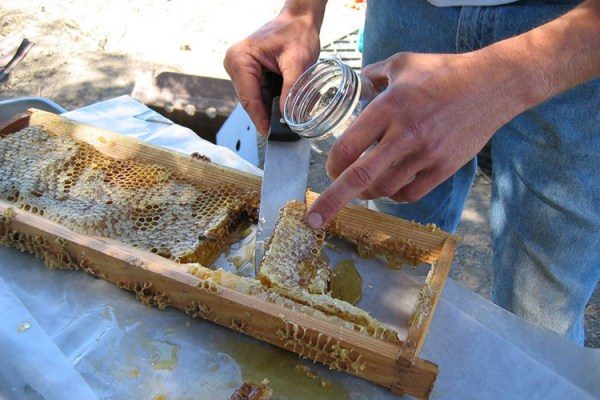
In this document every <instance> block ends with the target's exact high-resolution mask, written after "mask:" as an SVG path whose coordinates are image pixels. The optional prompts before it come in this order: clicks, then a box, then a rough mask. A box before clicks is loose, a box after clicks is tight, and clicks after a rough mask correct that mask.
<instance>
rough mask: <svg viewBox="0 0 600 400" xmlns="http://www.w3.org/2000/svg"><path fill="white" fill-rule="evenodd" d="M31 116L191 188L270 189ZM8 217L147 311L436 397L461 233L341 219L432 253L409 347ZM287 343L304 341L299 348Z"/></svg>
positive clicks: (355, 212) (4, 206) (23, 233)
mask: <svg viewBox="0 0 600 400" xmlns="http://www.w3.org/2000/svg"><path fill="white" fill-rule="evenodd" d="M29 114H30V124H31V125H37V126H40V127H42V128H44V129H46V130H47V131H49V132H53V133H55V134H60V135H70V136H72V137H73V138H75V139H76V140H78V141H83V142H87V143H89V144H91V145H92V146H94V147H95V148H96V149H97V150H99V151H101V152H102V153H104V154H106V155H108V156H111V157H114V158H121V159H123V158H130V157H136V158H137V159H139V160H141V161H146V162H153V163H158V164H162V165H164V166H166V167H168V168H169V169H171V170H173V171H176V172H178V173H180V174H183V175H184V176H186V177H189V180H190V181H202V182H204V183H206V182H208V183H222V182H229V183H232V184H235V185H238V186H240V187H246V188H253V189H257V190H260V184H261V180H260V178H259V177H257V176H254V175H251V174H247V173H244V172H240V171H237V170H234V169H231V168H226V167H222V166H218V165H215V164H211V163H208V162H205V161H202V160H198V159H193V158H192V157H190V156H187V155H184V154H181V153H178V152H175V151H171V150H167V149H164V148H160V147H156V146H153V145H150V144H147V143H144V142H141V141H139V140H136V139H133V138H128V137H124V136H122V135H119V134H117V133H114V132H110V131H107V130H104V129H99V128H94V127H91V126H87V125H82V124H78V123H75V122H72V121H69V120H67V119H66V118H63V117H60V116H57V115H54V114H51V113H47V112H44V111H40V110H29ZM117 143H118V146H117ZM317 196H318V194H316V193H313V192H307V203H308V204H311V203H312V202H313V201H314V200H315V199H316V197H317ZM2 215H4V217H3V218H4V221H5V222H4V224H5V228H4V229H5V230H9V231H10V232H4V234H5V235H8V234H10V235H15V234H16V235H17V236H18V237H20V240H21V243H29V244H25V245H23V244H21V245H20V247H21V249H22V250H28V251H31V252H35V253H37V254H38V255H40V254H43V255H44V257H45V258H46V261H47V262H49V263H51V264H52V263H55V264H57V265H61V262H62V263H63V264H64V263H65V262H66V263H67V264H68V265H69V266H71V267H72V268H77V269H83V270H85V271H87V272H89V273H92V274H94V275H97V276H99V277H101V278H102V279H105V280H108V281H110V282H113V283H116V284H117V285H119V286H121V287H125V288H127V289H129V290H134V291H136V293H137V294H138V297H140V298H141V299H142V300H144V296H145V297H146V301H145V302H146V303H149V304H154V305H158V306H165V305H169V306H172V307H175V308H178V309H180V310H184V311H186V312H188V313H191V314H192V315H194V316H200V317H203V318H206V319H209V320H212V321H214V322H216V323H218V324H221V325H223V326H225V327H228V328H231V329H234V330H237V331H240V332H243V333H245V334H247V335H250V336H252V337H255V338H257V339H259V340H262V341H265V342H268V343H271V344H273V345H276V346H279V347H281V348H284V349H286V350H290V351H293V352H295V353H297V354H301V355H303V356H307V357H308V358H311V359H313V360H315V361H319V362H321V363H324V364H326V365H331V364H332V362H333V361H335V351H339V349H345V350H347V352H348V354H353V356H352V357H353V359H352V360H351V361H355V360H360V364H361V368H357V367H356V366H355V364H357V363H354V362H353V363H341V364H340V369H342V370H343V371H345V372H348V373H350V374H353V375H356V376H359V377H361V378H364V379H366V380H369V381H371V382H374V383H377V384H379V385H382V386H385V387H387V388H390V389H391V391H392V392H393V393H395V394H409V395H412V396H415V397H418V398H428V397H429V394H430V392H431V389H432V387H433V384H434V382H435V378H436V375H437V366H436V365H435V364H432V363H430V362H428V361H424V360H421V359H419V358H418V355H419V352H420V349H421V347H422V345H423V343H424V340H425V337H426V334H427V331H428V328H429V324H430V322H431V319H432V318H433V314H434V311H435V308H436V305H437V302H438V300H439V297H440V295H441V292H442V290H443V287H444V283H445V280H446V278H447V275H448V271H449V268H450V265H451V264H452V260H453V258H454V252H455V249H456V246H457V243H458V238H457V237H456V236H454V235H451V234H448V233H445V232H442V231H440V230H437V229H434V228H432V227H426V226H421V225H417V224H415V223H411V222H408V221H403V220H400V219H398V218H393V217H390V216H387V215H384V214H380V213H377V212H374V211H371V210H368V209H365V208H363V207H358V206H353V205H350V206H347V207H345V208H344V210H343V211H342V212H341V213H340V214H339V215H338V217H337V219H336V227H337V228H338V230H339V231H342V232H345V236H347V237H348V238H350V239H354V240H361V238H364V237H365V235H367V236H368V238H369V241H370V243H374V244H379V245H382V246H385V245H386V244H389V243H397V242H403V243H410V244H411V245H412V246H416V247H417V248H420V249H422V250H423V251H421V252H418V253H417V255H416V257H417V258H418V261H422V262H430V263H432V268H431V270H430V272H429V275H428V276H427V279H426V283H425V285H424V286H423V288H422V289H421V291H420V292H419V297H418V300H417V304H416V307H415V311H414V313H413V314H414V315H413V317H412V318H411V321H410V325H409V329H408V334H407V337H406V339H405V341H404V342H400V343H390V342H388V341H385V340H383V339H377V338H374V337H369V336H366V335H364V334H361V333H358V332H355V331H353V330H351V329H347V328H344V327H340V326H338V325H337V324H335V323H333V322H328V321H324V320H320V319H318V318H315V317H313V316H310V315H305V314H303V313H300V312H298V311H294V310H290V309H285V308H282V307H279V306H276V305H275V304H273V303H270V302H268V301H266V300H262V299H258V298H255V297H252V296H249V295H247V294H244V293H239V292H236V291H234V290H232V289H229V288H227V287H223V286H219V285H216V286H215V285H211V286H210V287H207V286H206V285H203V282H202V279H201V278H198V277H196V276H194V275H191V274H189V273H187V272H186V271H182V269H181V267H180V265H179V264H177V263H175V262H172V261H170V260H167V259H164V258H162V257H160V256H157V255H155V254H152V253H150V252H145V251H140V250H137V249H134V248H132V247H129V246H126V245H123V244H121V243H119V242H117V241H114V240H111V239H106V238H99V237H91V236H85V235H81V234H78V233H75V232H73V231H70V230H68V229H66V228H64V227H62V226H60V225H58V224H56V223H54V222H51V221H49V220H47V219H45V218H43V217H40V216H38V215H34V214H32V213H29V212H27V211H23V210H15V209H14V204H12V203H9V202H7V201H2V200H0V216H2ZM0 225H1V224H0ZM0 237H2V231H1V226H0ZM23 240H25V242H23ZM16 247H19V246H16ZM53 260H54V261H53ZM125 282H134V283H135V284H125ZM250 315H251V316H252V318H249V316H250ZM292 328H293V329H292ZM292 331H293V332H292ZM298 332H301V335H298ZM286 335H287V336H290V335H291V336H294V338H293V339H294V345H293V346H291V345H290V342H291V341H290V340H288V339H290V338H288V337H287V336H286ZM336 348H337V350H336Z"/></svg>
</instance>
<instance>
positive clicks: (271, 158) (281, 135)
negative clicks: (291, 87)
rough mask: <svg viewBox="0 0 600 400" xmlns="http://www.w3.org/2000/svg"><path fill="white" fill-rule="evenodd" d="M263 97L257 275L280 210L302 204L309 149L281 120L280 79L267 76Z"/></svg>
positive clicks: (256, 258) (277, 76) (306, 178)
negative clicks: (266, 117)
mask: <svg viewBox="0 0 600 400" xmlns="http://www.w3.org/2000/svg"><path fill="white" fill-rule="evenodd" d="M263 77H264V78H265V79H266V82H267V90H266V91H263V98H264V99H265V101H266V102H267V104H270V105H271V118H270V123H269V135H268V139H267V147H266V151H265V164H264V168H263V180H262V187H261V191H260V210H259V214H258V229H257V231H256V243H255V252H254V267H255V272H256V275H257V276H258V273H259V271H260V264H261V262H262V259H263V257H264V252H265V245H266V243H268V241H269V238H270V237H271V235H272V234H273V228H274V227H275V222H276V220H277V217H278V215H279V210H280V209H281V208H282V207H283V205H284V204H285V203H287V202H288V201H290V200H299V201H302V202H304V201H305V194H306V184H307V182H308V167H309V165H310V156H311V149H310V145H309V143H308V140H307V139H304V138H301V137H300V136H298V134H296V133H295V132H293V131H292V130H291V129H290V128H289V127H288V126H287V125H286V124H285V121H284V120H283V118H282V117H281V112H280V109H279V95H280V94H281V84H282V82H283V79H282V78H281V76H279V75H275V74H271V73H266V74H264V76H263Z"/></svg>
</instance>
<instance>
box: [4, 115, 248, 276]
mask: <svg viewBox="0 0 600 400" xmlns="http://www.w3.org/2000/svg"><path fill="white" fill-rule="evenodd" d="M0 198H2V199H5V200H8V201H11V202H14V203H15V204H16V206H17V207H18V208H21V209H24V210H27V211H30V212H33V213H36V214H39V215H43V216H44V217H46V218H48V219H50V220H52V221H55V222H58V223H60V224H61V225H63V226H65V227H67V228H69V229H71V230H74V231H76V232H80V233H84V234H87V235H96V236H103V237H109V238H114V239H118V240H119V241H121V242H123V243H126V244H129V245H131V246H133V247H137V248H140V249H143V250H148V251H151V252H153V253H157V254H160V255H162V256H164V257H167V258H170V259H173V260H175V261H178V262H185V263H187V262H199V263H202V264H204V265H210V264H212V262H213V261H214V259H215V258H216V257H217V256H218V255H219V253H220V251H221V250H222V249H223V247H224V246H225V245H227V244H228V243H229V240H230V239H231V232H232V225H234V224H236V223H237V222H238V220H239V219H240V217H241V216H242V215H243V214H244V213H246V212H248V211H249V210H252V209H253V208H254V207H256V205H257V204H258V195H257V193H256V192H254V191H250V190H247V189H239V188H236V187H233V186H231V185H226V184H223V185H218V186H208V185H206V186H202V185H199V184H196V183H190V182H187V181H186V180H185V179H183V178H182V177H179V176H176V175H174V174H173V173H172V172H171V171H169V170H168V169H167V168H165V167H163V166H161V165H157V164H151V163H145V162H140V161H137V160H116V159H113V158H110V157H107V156H105V155H103V154H102V153H100V152H98V151H97V150H95V149H94V148H93V147H92V146H90V145H88V144H86V143H80V142H76V141H75V140H73V139H71V138H68V137H66V136H60V135H52V134H48V133H47V132H45V131H43V130H42V129H40V128H37V127H35V126H32V127H28V128H26V129H24V130H22V131H20V132H17V133H15V134H12V135H8V136H7V137H6V138H3V139H0Z"/></svg>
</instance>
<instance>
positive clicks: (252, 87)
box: [223, 0, 327, 134]
mask: <svg viewBox="0 0 600 400" xmlns="http://www.w3.org/2000/svg"><path fill="white" fill-rule="evenodd" d="M326 3H327V0H287V1H286V2H285V5H284V6H283V9H282V10H281V12H280V13H279V15H277V17H275V18H274V19H273V20H272V21H269V22H268V23H267V24H265V25H264V26H262V27H261V28H260V29H259V30H257V31H256V32H254V33H253V34H252V35H250V36H248V37H247V38H246V39H244V40H242V41H241V42H239V43H236V44H235V45H233V46H232V47H230V48H229V49H228V50H227V54H226V55H225V60H224V61H223V65H224V66H225V69H226V70H227V73H228V74H229V76H231V80H232V82H233V85H234V87H235V89H236V92H237V94H238V97H239V99H240V102H241V104H242V106H243V107H244V108H245V109H246V111H247V112H248V114H249V115H250V118H251V119H252V121H253V122H254V124H255V125H256V127H257V128H258V130H259V132H261V133H262V134H266V132H267V129H268V113H267V107H266V105H265V104H264V102H263V99H262V97H261V91H260V89H261V70H262V69H263V68H265V69H268V70H270V71H272V72H275V73H278V74H280V75H282V76H283V88H282V91H281V101H282V104H281V106H282V107H283V102H284V101H285V97H286V96H287V92H288V91H289V90H290V88H291V86H292V85H293V84H294V82H295V81H296V79H297V78H298V77H299V76H300V74H302V72H304V70H305V69H307V68H308V67H309V66H310V65H311V64H313V63H314V62H315V61H316V60H317V58H318V57H319V49H320V44H319V32H320V30H321V24H322V23H323V16H324V14H325V5H326Z"/></svg>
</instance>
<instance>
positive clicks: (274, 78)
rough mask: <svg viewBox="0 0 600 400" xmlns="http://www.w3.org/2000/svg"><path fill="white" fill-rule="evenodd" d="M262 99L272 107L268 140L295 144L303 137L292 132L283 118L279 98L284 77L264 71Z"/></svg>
mask: <svg viewBox="0 0 600 400" xmlns="http://www.w3.org/2000/svg"><path fill="white" fill-rule="evenodd" d="M262 78H263V87H262V97H263V100H264V101H265V104H267V105H268V106H270V107H271V114H270V120H269V137H268V140H275V141H279V142H295V141H296V140H300V139H301V137H300V136H299V135H298V134H297V133H295V132H294V131H292V130H291V129H290V127H289V126H288V125H287V124H286V123H285V121H284V119H283V118H282V116H281V111H280V108H279V97H280V95H281V87H282V86H283V77H282V76H281V75H278V74H275V73H273V72H271V71H267V70H263V71H262Z"/></svg>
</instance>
